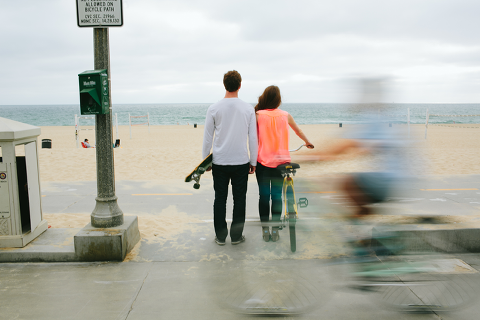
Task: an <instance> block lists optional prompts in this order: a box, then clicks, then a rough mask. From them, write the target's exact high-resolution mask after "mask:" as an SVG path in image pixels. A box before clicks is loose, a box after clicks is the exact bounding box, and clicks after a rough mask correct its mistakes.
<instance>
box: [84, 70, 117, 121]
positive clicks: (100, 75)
mask: <svg viewBox="0 0 480 320" xmlns="http://www.w3.org/2000/svg"><path fill="white" fill-rule="evenodd" d="M78 82H79V86H80V113H81V114H83V115H88V114H107V113H109V112H110V110H109V107H110V103H109V95H108V74H107V69H102V70H90V71H85V72H82V73H80V74H79V75H78Z"/></svg>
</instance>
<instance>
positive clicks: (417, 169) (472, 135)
mask: <svg viewBox="0 0 480 320" xmlns="http://www.w3.org/2000/svg"><path fill="white" fill-rule="evenodd" d="M300 127H301V129H302V130H303V131H304V133H305V134H306V135H307V137H308V138H309V139H310V140H311V141H312V142H313V143H314V144H315V150H322V149H325V148H328V147H329V146H332V145H333V144H335V143H336V142H337V141H338V140H337V138H339V137H341V136H342V134H344V133H345V132H346V131H347V130H348V129H349V126H348V125H344V126H343V127H342V128H340V127H339V126H338V124H336V125H302V126H300ZM393 127H394V129H395V130H398V131H400V132H402V133H403V136H404V137H405V138H406V139H405V140H407V143H405V144H404V147H403V148H402V149H401V152H402V154H403V155H404V156H405V158H406V159H407V161H406V164H407V166H408V168H407V169H408V172H409V173H410V174H414V175H421V174H430V175H447V174H480V161H478V159H480V139H479V138H478V136H479V134H480V128H479V127H480V125H478V126H477V127H476V128H468V127H462V126H461V125H458V126H456V127H443V126H433V125H432V126H430V127H429V129H428V135H427V139H425V126H424V125H412V126H411V127H410V135H408V126H407V125H394V126H393ZM82 128H83V129H89V130H82V131H80V135H79V136H80V139H81V141H83V140H84V139H85V138H87V139H89V141H90V143H91V144H92V145H93V144H94V143H95V131H94V130H93V129H94V128H93V127H82ZM290 137H291V138H290V148H291V149H296V148H297V147H298V146H300V145H301V144H302V143H303V141H302V140H300V139H299V138H298V137H297V136H296V135H295V134H294V133H293V132H291V135H290ZM116 138H117V137H116V134H115V130H114V139H116ZM119 138H120V140H121V147H120V148H115V149H114V156H115V178H116V180H117V181H118V180H130V181H132V180H140V181H156V182H160V183H162V184H163V183H165V184H168V183H182V182H183V181H184V179H185V176H186V175H187V174H189V173H190V172H191V171H192V170H193V168H194V167H195V166H196V165H198V163H199V162H200V161H201V160H202V142H203V126H198V127H197V128H194V126H193V125H189V126H186V125H177V126H175V125H173V126H152V127H150V132H149V129H148V128H147V127H133V128H132V138H130V132H129V127H128V126H120V127H119ZM41 139H51V140H52V148H51V149H46V148H45V149H44V148H39V165H40V179H41V181H42V182H51V181H53V182H55V181H57V182H62V181H65V182H73V181H95V180H96V163H95V161H96V159H95V158H96V152H95V151H96V149H94V148H91V149H85V148H81V146H80V148H77V146H76V142H75V129H74V127H73V126H71V127H42V128H41V136H40V137H39V140H38V141H39V145H40V146H41ZM311 152H312V151H311V150H307V149H305V148H303V149H302V150H301V151H298V152H297V153H295V154H299V155H302V154H303V155H308V154H309V153H310V154H311ZM17 154H22V150H21V148H19V150H18V152H17ZM377 161H378V159H376V158H375V157H374V156H365V155H357V156H355V155H353V156H352V155H350V156H348V157H345V158H343V159H341V160H339V161H334V162H333V161H332V162H320V163H309V164H302V167H301V169H300V170H299V171H298V172H297V177H305V178H312V177H313V178H314V177H316V176H322V177H323V178H324V179H322V181H324V182H325V181H327V180H326V179H328V178H329V177H332V178H334V177H336V176H337V175H341V174H343V173H349V172H355V171H369V170H375V168H376V166H377ZM203 179H211V173H206V176H205V177H204V178H203ZM254 179H255V177H254V176H251V177H250V180H252V181H254ZM166 210H167V211H168V212H165V214H164V215H162V214H158V215H149V214H145V215H140V216H138V219H139V220H138V222H139V230H140V233H141V237H142V239H143V240H142V242H139V244H137V246H136V247H135V248H134V250H132V252H131V253H130V254H129V255H128V258H127V259H126V261H128V260H135V259H137V254H138V253H139V251H140V250H141V249H140V248H141V243H150V244H151V243H158V244H160V245H161V244H162V243H163V242H164V241H166V239H167V240H168V239H171V240H172V241H175V239H176V237H177V236H178V235H179V234H180V233H181V232H183V231H185V230H189V228H192V225H193V224H191V222H192V218H191V217H190V216H189V214H188V212H177V211H178V209H177V208H176V207H175V206H169V207H168V208H167V209H166ZM173 213H174V214H173ZM165 217H175V218H174V219H171V221H170V220H169V221H168V225H167V226H165V221H166V220H165ZM44 218H45V219H46V220H47V221H48V224H49V225H50V226H51V227H52V228H82V227H84V226H85V225H86V224H87V223H89V221H90V213H89V212H78V213H68V214H67V213H64V214H49V213H46V212H44ZM454 218H455V217H454ZM457 218H461V217H456V218H455V219H457ZM389 219H392V217H390V218H389ZM400 219H405V218H402V217H401V218H400ZM457 220H458V219H457ZM388 221H390V220H388ZM388 221H386V222H388ZM402 221H403V220H402ZM376 222H381V221H380V220H378V221H376ZM446 222H449V221H446ZM450 222H452V221H450ZM455 222H457V221H456V220H455ZM460 222H461V221H460ZM316 250H317V249H315V250H313V251H312V252H311V254H310V253H305V254H304V255H303V256H302V257H303V258H308V257H310V256H309V254H310V255H311V257H316V254H318V252H317V251H316Z"/></svg>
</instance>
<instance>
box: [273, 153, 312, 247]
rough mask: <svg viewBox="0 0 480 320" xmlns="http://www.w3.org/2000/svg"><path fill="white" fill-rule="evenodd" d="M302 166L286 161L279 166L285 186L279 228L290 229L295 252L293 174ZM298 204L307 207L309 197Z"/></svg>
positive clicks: (291, 242) (295, 208)
mask: <svg viewBox="0 0 480 320" xmlns="http://www.w3.org/2000/svg"><path fill="white" fill-rule="evenodd" d="M304 146H305V145H304V144H302V145H301V146H300V147H298V148H297V149H295V150H289V151H290V152H295V151H298V150H300V149H301V148H302V147H304ZM299 168H300V165H299V164H297V163H292V162H291V163H285V164H281V165H279V166H278V167H277V169H278V170H280V172H281V174H282V177H283V186H282V202H283V206H282V215H281V218H280V225H278V227H279V230H283V229H284V228H287V227H288V229H289V233H290V250H291V251H292V252H295V251H296V250H297V239H296V234H295V225H296V222H297V218H298V207H297V200H296V197H295V188H294V184H293V176H295V173H296V172H297V169H299ZM298 205H300V207H301V208H306V207H307V206H308V199H307V198H300V199H298Z"/></svg>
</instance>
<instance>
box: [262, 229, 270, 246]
mask: <svg viewBox="0 0 480 320" xmlns="http://www.w3.org/2000/svg"><path fill="white" fill-rule="evenodd" d="M262 236H263V240H264V241H265V242H268V241H270V228H269V227H262Z"/></svg>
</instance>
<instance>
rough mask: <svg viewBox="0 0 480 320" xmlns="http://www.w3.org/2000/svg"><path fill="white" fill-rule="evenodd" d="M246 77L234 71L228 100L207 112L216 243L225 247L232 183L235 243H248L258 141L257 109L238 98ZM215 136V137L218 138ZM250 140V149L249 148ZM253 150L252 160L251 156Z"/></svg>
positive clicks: (226, 77) (206, 137)
mask: <svg viewBox="0 0 480 320" xmlns="http://www.w3.org/2000/svg"><path fill="white" fill-rule="evenodd" d="M241 82H242V77H241V76H240V74H239V73H238V72H237V71H235V70H233V71H229V72H227V73H226V74H225V75H224V77H223V84H224V86H225V89H226V93H225V97H224V98H223V99H222V100H220V101H218V102H217V103H215V104H212V105H211V106H210V107H209V108H208V110H207V116H206V119H205V132H204V136H203V151H202V153H203V158H206V157H207V156H208V155H209V154H210V149H211V148H212V141H213V151H212V153H213V165H212V174H213V188H214V190H215V201H214V204H213V221H214V222H213V224H214V228H215V235H216V236H215V242H216V243H217V244H218V245H220V246H223V245H225V239H226V238H227V235H228V229H227V222H226V220H225V218H226V211H227V210H226V207H227V195H228V185H229V183H230V181H231V183H232V193H233V219H232V224H231V226H230V239H231V241H232V244H239V243H242V242H244V241H245V236H243V234H242V233H243V227H244V224H245V200H246V195H247V182H248V174H252V173H254V172H255V166H256V165H257V154H258V141H257V124H256V120H255V110H254V109H253V106H252V105H251V104H249V103H246V102H244V101H242V100H240V99H239V98H238V91H239V90H240V87H241ZM214 134H215V138H214ZM247 140H248V147H247ZM248 150H250V157H249V154H248Z"/></svg>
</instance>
